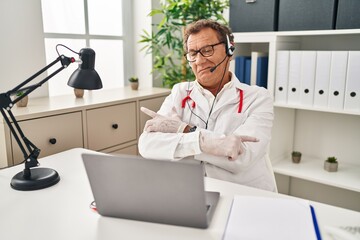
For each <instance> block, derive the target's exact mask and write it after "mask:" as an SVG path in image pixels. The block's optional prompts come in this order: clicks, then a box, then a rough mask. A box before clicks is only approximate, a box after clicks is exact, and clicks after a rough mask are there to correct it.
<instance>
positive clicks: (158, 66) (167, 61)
mask: <svg viewBox="0 0 360 240" xmlns="http://www.w3.org/2000/svg"><path fill="white" fill-rule="evenodd" d="M229 2H230V1H229V0H202V1H187V0H164V1H160V8H159V9H153V10H152V11H151V12H150V13H149V16H151V17H152V16H154V15H157V14H160V15H161V16H162V20H161V21H160V23H159V24H156V27H157V31H155V32H152V33H148V32H146V31H145V30H144V31H143V32H144V33H143V35H141V39H140V41H139V42H140V43H143V44H145V46H144V47H143V50H146V53H147V54H152V56H153V70H152V73H154V74H155V75H154V76H155V78H160V80H161V81H162V84H163V86H165V87H170V88H171V87H172V86H174V84H176V83H178V82H182V81H187V80H189V79H194V75H193V73H192V71H191V69H190V66H189V64H187V61H186V59H185V58H184V53H185V52H184V49H183V32H184V30H185V27H186V26H187V25H188V24H190V23H192V22H194V21H197V20H200V19H214V20H217V21H220V22H222V23H226V20H225V18H224V17H223V15H222V14H223V11H224V10H225V9H227V8H228V7H229V5H230V3H229Z"/></svg>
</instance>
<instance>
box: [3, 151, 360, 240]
mask: <svg viewBox="0 0 360 240" xmlns="http://www.w3.org/2000/svg"><path fill="white" fill-rule="evenodd" d="M84 152H92V151H90V150H85V149H80V148H77V149H72V150H69V151H66V152H62V153H59V154H55V155H52V156H48V157H45V158H43V159H41V160H40V163H41V164H42V166H43V167H50V168H53V169H55V170H57V171H58V172H59V174H60V177H61V180H60V182H59V183H58V184H56V185H55V186H52V187H50V188H47V189H43V190H38V191H30V192H23V191H16V190H13V189H12V188H11V187H10V180H11V178H12V177H13V175H15V174H16V173H17V172H19V171H21V170H22V169H23V165H20V166H16V167H12V168H9V169H3V170H1V171H0V239H4V240H18V239H28V240H49V239H51V240H57V239H59V240H60V239H61V240H65V239H66V240H70V239H74V240H92V239H99V240H100V239H101V240H105V239H142V240H143V239H157V240H158V239H166V240H168V239H181V240H183V239H196V240H199V239H207V240H208V239H221V238H222V235H223V232H224V229H225V226H226V221H227V218H228V214H229V211H230V207H231V202H232V198H233V196H234V195H252V196H273V197H289V196H285V195H281V194H275V193H271V192H266V191H262V190H258V189H254V188H248V187H244V186H241V185H238V184H233V183H229V182H224V181H219V180H216V179H211V178H206V189H207V190H212V191H219V192H221V196H220V201H219V204H218V206H217V208H216V211H215V214H214V217H213V220H212V222H211V225H210V227H209V228H208V229H206V230H202V229H195V228H187V227H178V226H171V225H163V224H156V223H147V222H140V221H132V220H125V219H115V218H107V217H102V216H100V215H98V214H97V213H95V212H93V211H92V210H90V208H89V204H90V202H91V201H92V200H93V197H92V193H91V189H90V186H89V183H88V180H87V177H86V173H85V169H84V167H83V163H82V160H81V153H84ZM312 204H313V206H314V207H315V210H316V213H317V216H318V221H319V224H320V228H323V227H324V226H360V213H359V212H354V211H350V210H346V209H341V208H337V207H332V206H329V205H325V204H320V203H312ZM240 227H241V226H239V228H240ZM259 230H260V229H259ZM322 234H323V237H324V239H326V236H325V233H324V232H322Z"/></svg>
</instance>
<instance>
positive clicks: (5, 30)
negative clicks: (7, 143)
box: [0, 0, 153, 97]
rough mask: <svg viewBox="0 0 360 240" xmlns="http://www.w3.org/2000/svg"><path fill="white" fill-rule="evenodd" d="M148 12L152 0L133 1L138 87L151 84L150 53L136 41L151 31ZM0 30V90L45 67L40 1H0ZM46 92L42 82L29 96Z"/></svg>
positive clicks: (10, 87) (12, 86)
mask: <svg viewBox="0 0 360 240" xmlns="http://www.w3.org/2000/svg"><path fill="white" fill-rule="evenodd" d="M150 11H151V1H143V0H134V1H133V12H134V14H133V24H134V28H133V30H134V32H133V34H134V35H133V39H134V42H135V44H134V49H133V55H134V58H133V61H134V62H133V63H134V74H135V75H137V76H138V77H139V79H140V87H150V86H152V85H153V82H152V75H151V70H152V59H151V55H145V52H143V51H142V52H140V49H141V48H142V47H143V45H141V44H138V43H137V42H138V41H139V39H140V34H141V33H142V30H143V29H146V30H147V31H148V32H151V17H149V16H148V14H149V12H150ZM0 31H1V37H0V53H1V57H0V93H3V92H6V91H8V90H10V89H13V88H14V87H15V86H16V85H18V84H20V83H21V82H23V81H24V80H25V79H27V78H28V77H30V76H31V75H32V74H34V73H35V72H37V71H39V70H40V69H41V68H43V67H45V66H46V58H45V47H44V36H43V25H42V16H41V0H31V1H24V0H1V1H0ZM42 77H44V75H42ZM41 79H42V78H41V77H39V78H37V80H41ZM50 81H51V80H50ZM34 82H35V81H34ZM47 95H48V87H47V84H45V85H44V86H42V87H40V88H38V89H37V90H36V91H34V92H33V93H31V95H30V97H39V96H47Z"/></svg>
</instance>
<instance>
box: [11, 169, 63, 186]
mask: <svg viewBox="0 0 360 240" xmlns="http://www.w3.org/2000/svg"><path fill="white" fill-rule="evenodd" d="M30 172H31V176H30V177H28V178H24V172H19V173H17V174H16V175H15V176H14V177H13V178H12V179H11V184H10V185H11V187H12V188H13V189H16V190H21V191H31V190H38V189H43V188H47V187H50V186H52V185H55V184H56V183H58V182H59V181H60V176H59V174H58V173H57V172H56V171H55V170H53V169H51V168H32V169H30Z"/></svg>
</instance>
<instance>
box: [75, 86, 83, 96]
mask: <svg viewBox="0 0 360 240" xmlns="http://www.w3.org/2000/svg"><path fill="white" fill-rule="evenodd" d="M84 92H85V90H84V89H79V88H74V94H75V97H77V98H82V97H83V96H84Z"/></svg>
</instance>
